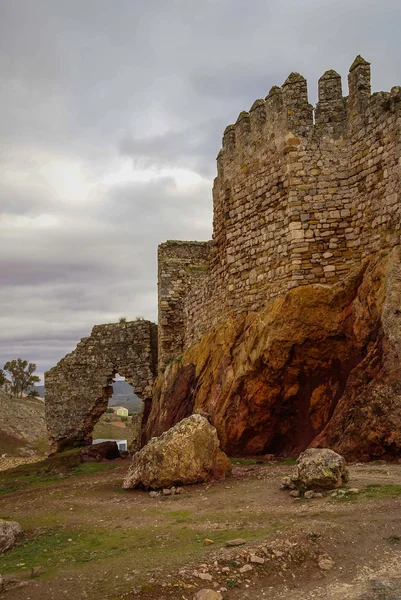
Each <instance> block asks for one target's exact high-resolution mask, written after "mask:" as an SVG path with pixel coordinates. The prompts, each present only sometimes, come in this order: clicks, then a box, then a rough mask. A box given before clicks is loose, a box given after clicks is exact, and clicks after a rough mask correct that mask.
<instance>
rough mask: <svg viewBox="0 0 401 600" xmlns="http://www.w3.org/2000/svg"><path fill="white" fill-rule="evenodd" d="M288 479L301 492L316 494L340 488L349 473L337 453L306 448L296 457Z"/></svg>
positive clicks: (326, 449) (324, 449)
mask: <svg viewBox="0 0 401 600" xmlns="http://www.w3.org/2000/svg"><path fill="white" fill-rule="evenodd" d="M290 479H291V482H292V484H293V486H294V487H295V488H297V489H299V490H301V491H306V490H314V491H317V492H318V491H320V490H331V489H334V488H337V487H341V486H342V485H344V484H345V483H347V482H348V480H349V473H348V468H347V463H346V462H345V459H344V458H343V457H342V456H340V455H339V454H337V452H333V450H330V449H329V448H308V450H305V452H303V453H302V454H301V455H300V456H299V457H298V460H297V464H296V466H295V469H294V471H293V473H292V475H291V477H290ZM290 487H291V486H290Z"/></svg>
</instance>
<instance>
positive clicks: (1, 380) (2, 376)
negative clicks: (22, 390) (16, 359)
mask: <svg viewBox="0 0 401 600" xmlns="http://www.w3.org/2000/svg"><path fill="white" fill-rule="evenodd" d="M5 382H6V374H5V373H4V371H3V369H0V386H2V385H4V384H5Z"/></svg>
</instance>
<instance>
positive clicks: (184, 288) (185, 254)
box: [158, 241, 210, 367]
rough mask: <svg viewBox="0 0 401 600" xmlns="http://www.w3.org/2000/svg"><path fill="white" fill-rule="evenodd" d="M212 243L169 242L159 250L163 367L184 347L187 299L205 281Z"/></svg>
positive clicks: (160, 326) (160, 356) (161, 359)
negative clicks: (189, 293) (185, 302)
mask: <svg viewBox="0 0 401 600" xmlns="http://www.w3.org/2000/svg"><path fill="white" fill-rule="evenodd" d="M209 251H210V243H209V242H178V241H168V242H165V243H164V244H161V245H160V246H159V248H158V286H159V290H158V291H159V293H158V301H159V302H158V303H159V344H158V347H159V365H160V366H161V367H164V366H165V365H166V364H167V363H168V361H169V360H170V359H171V358H178V357H179V355H180V354H182V349H183V347H184V336H185V322H184V319H183V317H182V316H183V312H184V300H185V298H186V296H187V295H188V292H189V290H190V289H191V288H192V287H193V288H197V287H198V286H199V285H200V284H201V282H202V281H203V279H204V277H205V275H206V271H207V263H208V257H209Z"/></svg>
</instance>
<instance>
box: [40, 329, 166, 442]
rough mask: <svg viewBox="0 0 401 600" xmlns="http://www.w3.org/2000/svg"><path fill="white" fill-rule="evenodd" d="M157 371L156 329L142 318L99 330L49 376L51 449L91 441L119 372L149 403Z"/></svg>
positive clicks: (47, 408)
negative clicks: (94, 428)
mask: <svg viewBox="0 0 401 600" xmlns="http://www.w3.org/2000/svg"><path fill="white" fill-rule="evenodd" d="M156 369H157V325H155V324H154V323H151V322H150V321H145V320H141V319H138V320H136V321H131V322H124V323H110V324H107V325H95V327H94V328H93V329H92V333H91V335H90V336H89V337H88V338H83V339H82V340H81V341H80V342H79V344H78V345H77V347H76V349H75V350H74V351H73V352H71V353H70V354H67V356H65V357H64V358H63V359H61V360H60V362H59V363H58V364H57V365H56V366H55V367H53V368H52V369H50V371H48V372H47V373H45V390H46V423H47V429H48V434H49V438H50V441H51V443H52V450H54V451H62V450H64V449H65V448H68V447H73V446H77V445H87V444H90V443H91V441H92V431H93V427H94V426H95V425H96V423H97V421H98V420H99V418H100V417H101V415H102V414H103V413H104V412H105V410H106V409H107V404H108V399H109V398H110V396H111V395H112V393H113V388H112V385H111V384H112V381H113V377H114V376H115V375H116V373H119V374H120V375H122V376H123V377H125V379H126V381H127V382H128V383H130V384H131V385H132V386H133V389H134V392H135V393H136V394H137V395H138V396H139V397H140V398H141V399H142V400H144V401H146V400H148V399H150V398H151V390H152V384H153V379H154V377H155V374H156Z"/></svg>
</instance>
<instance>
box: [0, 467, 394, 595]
mask: <svg viewBox="0 0 401 600" xmlns="http://www.w3.org/2000/svg"><path fill="white" fill-rule="evenodd" d="M106 467H107V468H109V469H110V470H107V471H104V472H93V473H91V474H90V473H85V472H83V473H82V474H81V475H77V476H75V477H70V478H67V479H60V480H59V481H53V482H40V483H38V484H37V485H34V486H33V487H32V486H28V487H26V488H24V489H21V490H19V491H18V492H13V493H7V494H4V495H2V496H0V516H2V517H8V518H10V519H15V520H17V521H19V522H20V523H21V524H22V526H23V527H24V529H25V530H26V532H27V533H26V537H25V538H24V540H22V542H21V544H20V545H19V547H18V548H16V549H14V550H12V551H11V552H8V553H7V554H5V555H2V557H1V558H0V573H2V574H3V575H7V577H8V578H12V577H14V578H15V579H18V581H20V583H21V584H22V585H23V586H24V587H19V588H16V589H13V590H10V591H8V592H7V594H6V596H5V597H6V599H7V600H17V599H18V600H19V599H20V598H24V599H25V598H26V599H28V598H29V600H59V599H60V598H65V597H68V596H72V597H74V599H77V600H80V599H82V600H84V599H85V600H95V598H96V600H98V599H99V598H101V599H102V600H112V599H124V600H125V599H127V600H131V599H132V600H133V599H136V598H140V599H144V600H145V599H146V600H156V598H157V599H158V600H163V599H167V598H168V599H170V598H178V599H184V600H191V599H192V597H193V594H194V592H195V591H196V590H197V589H200V588H202V587H208V588H209V587H210V588H212V589H221V590H222V594H223V596H224V598H227V599H228V600H234V599H240V598H249V599H251V598H252V599H254V600H262V599H266V598H269V599H271V600H279V599H281V598H286V599H289V600H292V599H294V600H295V598H296V599H297V600H300V599H301V600H303V599H305V600H309V599H318V598H319V599H323V598H324V599H327V600H340V599H341V600H342V599H344V598H349V599H357V598H359V597H360V595H361V594H362V593H363V592H365V591H366V589H367V586H368V582H369V580H370V579H372V578H374V577H376V578H378V579H380V580H389V581H390V583H391V584H392V585H393V586H394V590H391V594H393V595H392V596H388V598H389V599H390V598H391V600H394V599H395V598H401V592H400V591H399V590H398V589H397V588H399V587H400V584H401V581H400V576H401V465H399V464H393V465H385V464H384V465H374V464H371V465H357V466H354V467H351V482H350V485H351V487H356V488H359V490H360V492H359V494H357V495H353V494H347V496H346V497H345V498H343V499H336V498H332V497H330V496H329V497H325V498H322V499H314V500H312V501H297V500H294V499H293V498H291V497H290V496H289V495H288V494H287V493H286V492H282V491H280V490H279V481H280V479H281V477H282V476H283V475H284V474H287V473H289V471H290V470H291V467H288V466H283V465H254V466H240V467H235V469H234V475H233V477H232V478H231V479H230V480H227V481H224V482H218V483H214V484H211V485H198V486H191V487H188V488H186V490H185V493H184V494H183V495H180V496H173V497H166V498H158V499H157V498H156V499H152V498H150V497H149V495H148V494H147V493H146V492H140V491H135V492H123V491H122V490H121V481H122V479H123V476H124V473H125V471H126V469H127V467H128V463H127V462H124V461H122V462H119V463H116V464H114V465H106ZM372 486H373V487H372ZM234 538H243V539H244V541H245V544H244V545H242V546H239V547H236V548H231V549H228V548H226V543H227V541H229V540H232V539H234ZM205 540H209V541H208V542H205ZM252 554H255V555H257V556H259V558H262V559H263V564H258V563H256V564H255V563H253V562H251V559H250V556H251V555H252ZM322 560H323V561H324V560H326V563H324V562H323V563H322ZM327 561H329V562H328V563H327ZM330 561H331V562H330ZM319 564H321V565H322V564H325V565H326V567H327V564H330V567H331V568H329V569H326V568H321V566H319ZM245 565H248V566H247V567H246V569H245V571H244V570H243V567H244V566H245ZM249 566H250V567H251V569H249ZM32 567H41V569H40V571H41V573H40V575H39V577H37V578H35V579H31V578H30V574H31V569H32ZM241 569H242V571H241ZM247 569H248V570H247ZM205 575H206V577H205ZM25 584H27V585H26V586H25ZM394 594H398V595H394ZM376 597H377V599H379V598H380V599H381V596H376ZM376 597H375V598H376ZM372 598H373V596H372ZM383 598H386V600H387V596H383ZM369 600H370V597H369Z"/></svg>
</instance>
